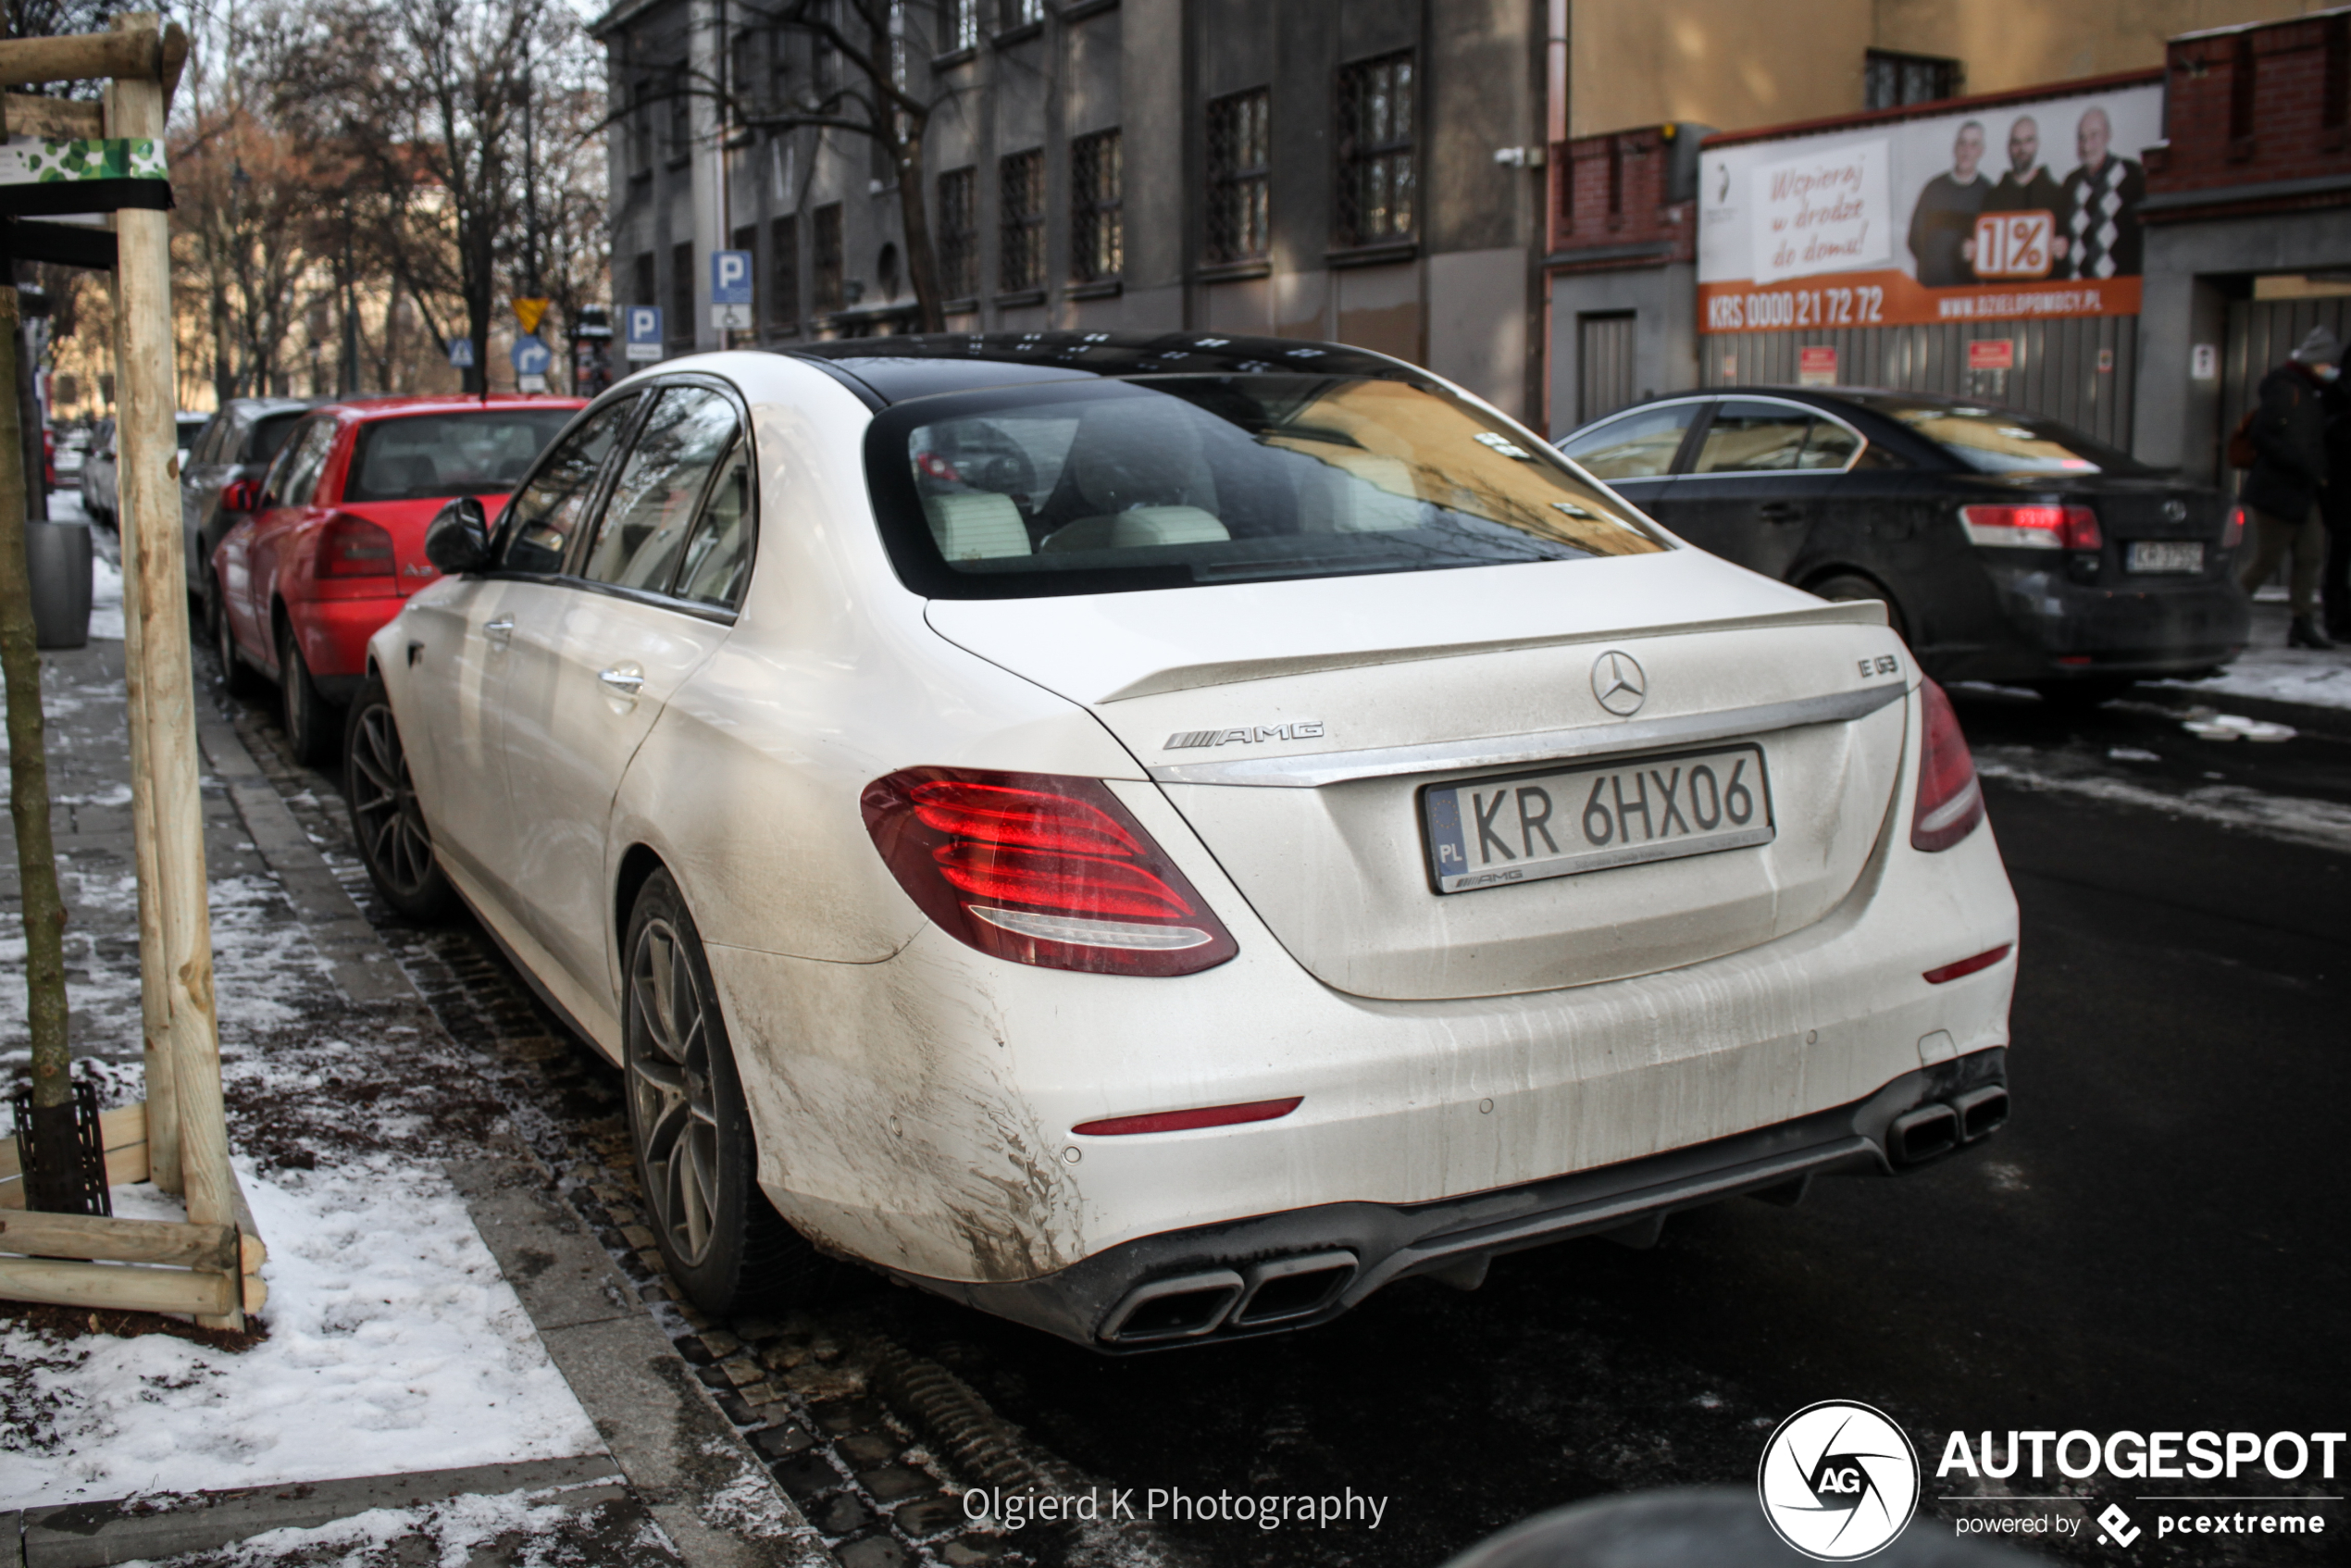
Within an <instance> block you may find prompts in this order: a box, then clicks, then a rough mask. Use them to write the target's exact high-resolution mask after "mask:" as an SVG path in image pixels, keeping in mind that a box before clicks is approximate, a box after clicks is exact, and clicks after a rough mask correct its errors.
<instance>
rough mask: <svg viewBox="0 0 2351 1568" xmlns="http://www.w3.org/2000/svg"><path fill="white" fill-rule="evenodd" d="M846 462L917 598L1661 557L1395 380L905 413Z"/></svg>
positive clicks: (1234, 385) (891, 417)
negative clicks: (861, 464) (867, 484)
mask: <svg viewBox="0 0 2351 1568" xmlns="http://www.w3.org/2000/svg"><path fill="white" fill-rule="evenodd" d="M866 462H867V473H868V478H869V479H870V481H871V483H872V485H873V488H874V492H875V499H876V504H877V512H878V513H879V515H880V516H881V520H882V529H883V533H884V535H885V538H886V540H887V541H888V543H889V551H890V558H891V561H892V563H893V565H895V566H896V567H897V570H898V575H899V577H900V579H901V580H902V581H903V582H905V583H906V585H907V586H908V587H910V588H912V589H914V591H916V592H919V593H924V594H927V595H928V596H930V597H933V598H943V599H999V598H1033V597H1043V596H1047V595H1054V594H1069V593H1109V592H1121V591H1137V590H1146V589H1163V588H1190V587H1198V586H1207V585H1212V584H1216V583H1226V582H1247V581H1253V580H1263V579H1275V578H1306V577H1346V576H1353V575H1357V574H1362V573H1370V572H1423V571H1437V570H1442V569H1445V568H1448V567H1454V566H1496V565H1500V564H1504V563H1510V562H1521V561H1574V560H1581V559H1584V558H1586V557H1588V556H1593V555H1632V554H1645V553H1647V552H1650V551H1655V550H1661V549H1664V548H1666V546H1665V545H1663V544H1662V543H1661V542H1660V541H1658V540H1657V539H1656V538H1654V537H1653V536H1652V535H1651V534H1650V533H1649V532H1648V530H1647V529H1645V528H1644V527H1643V526H1642V524H1641V523H1640V521H1639V520H1638V518H1637V516H1636V515H1635V514H1634V513H1632V512H1631V511H1630V510H1628V509H1627V508H1626V507H1625V506H1624V504H1623V503H1622V502H1620V501H1618V500H1617V499H1616V498H1615V497H1613V496H1611V495H1610V494H1609V493H1608V492H1605V491H1602V490H1599V489H1598V488H1596V487H1594V486H1592V485H1591V484H1589V483H1587V482H1586V481H1585V480H1583V479H1578V478H1577V477H1576V476H1575V475H1574V473H1573V472H1571V471H1570V470H1569V468H1568V467H1566V465H1565V464H1563V463H1562V462H1561V461H1560V459H1559V458H1558V456H1557V455H1556V454H1554V453H1553V452H1552V451H1551V450H1550V448H1549V446H1547V445H1546V444H1544V443H1543V442H1535V441H1530V440H1527V439H1526V438H1525V437H1524V436H1523V435H1521V434H1519V433H1518V432H1515V431H1512V430H1511V429H1507V428H1506V427H1504V426H1503V425H1501V424H1500V422H1499V421H1498V420H1496V419H1494V418H1493V417H1490V416H1487V415H1486V414H1483V413H1481V412H1480V411H1478V410H1477V409H1475V408H1473V407H1471V406H1469V405H1468V404H1462V403H1460V402H1457V401H1455V400H1454V399H1452V398H1450V397H1447V396H1444V395H1442V394H1440V393H1439V392H1435V391H1431V390H1426V389H1424V388H1421V387H1417V386H1413V385H1410V384H1407V383H1405V382H1402V381H1396V380H1363V379H1356V378H1345V377H1342V378H1334V377H1313V376H1298V375H1273V374H1269V375H1252V376H1165V377H1151V378H1147V379H1140V380H1125V381H1088V382H1082V383H1077V384H1076V385H1071V384H1066V383H1064V384H1062V385H1058V386H1051V387H1043V388H1021V389H1017V390H1010V391H997V392H974V393H966V394H963V395H958V396H942V397H929V398H921V399H917V400H914V401H913V402H911V403H906V404H899V405H898V406H897V407H895V408H892V409H890V410H889V412H888V413H886V414H884V415H883V416H882V417H880V418H878V419H877V420H876V421H875V423H874V428H873V432H872V434H871V436H870V437H869V438H868V442H867V447H866Z"/></svg>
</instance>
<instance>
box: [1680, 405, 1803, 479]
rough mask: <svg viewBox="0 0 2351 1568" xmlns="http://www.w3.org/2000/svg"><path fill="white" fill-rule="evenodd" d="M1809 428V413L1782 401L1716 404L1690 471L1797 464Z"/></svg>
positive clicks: (1729, 471) (1752, 470)
mask: <svg viewBox="0 0 2351 1568" xmlns="http://www.w3.org/2000/svg"><path fill="white" fill-rule="evenodd" d="M1811 430H1812V417H1811V415H1810V414H1808V413H1806V412H1805V411H1804V410H1802V409H1799V408H1791V407H1788V406H1787V405H1786V404H1774V403H1724V404H1718V405H1717V406H1716V408H1715V410H1714V422H1713V423H1712V424H1710V425H1709V426H1708V427H1707V428H1706V441H1705V442H1704V443H1703V444H1702V445H1700V446H1699V447H1698V462H1697V463H1696V464H1694V465H1693V466H1692V467H1691V472H1693V473H1698V474H1756V473H1763V474H1768V473H1773V472H1777V471H1779V470H1782V469H1793V468H1796V467H1800V466H1801V465H1800V463H1799V462H1798V459H1799V458H1801V457H1802V455H1803V453H1804V441H1805V438H1806V437H1807V436H1809V435H1810V433H1811Z"/></svg>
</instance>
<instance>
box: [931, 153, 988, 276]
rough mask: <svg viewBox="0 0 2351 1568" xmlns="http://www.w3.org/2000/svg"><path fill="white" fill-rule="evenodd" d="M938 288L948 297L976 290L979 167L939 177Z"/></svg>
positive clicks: (954, 169)
mask: <svg viewBox="0 0 2351 1568" xmlns="http://www.w3.org/2000/svg"><path fill="white" fill-rule="evenodd" d="M939 292H941V293H943V294H945V295H946V296H947V297H948V298H949V299H951V300H964V299H970V298H971V297H972V296H973V295H975V294H976V293H978V292H979V170H977V169H976V168H951V169H949V170H948V171H947V172H946V173H944V174H942V175H940V176H939Z"/></svg>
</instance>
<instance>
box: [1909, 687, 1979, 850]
mask: <svg viewBox="0 0 2351 1568" xmlns="http://www.w3.org/2000/svg"><path fill="white" fill-rule="evenodd" d="M1919 708H1920V711H1921V713H1922V716H1924V718H1925V721H1926V722H1925V725H1924V731H1925V732H1924V733H1923V734H1922V736H1921V737H1920V738H1919V790H1918V799H1917V801H1916V803H1914V804H1913V806H1912V807H1911V811H1910V847H1911V848H1912V849H1915V850H1924V851H1926V852H1928V853H1929V854H1933V853H1934V852H1935V851H1937V850H1947V849H1949V848H1950V847H1951V846H1952V845H1953V844H1956V843H1958V842H1959V840H1961V839H1964V838H1966V837H1967V836H1968V835H1969V834H1970V833H1972V832H1974V831H1975V825H1976V824H1977V823H1979V822H1981V821H1983V820H1984V786H1983V784H1982V783H1981V782H1980V781H1979V780H1978V779H1977V778H1976V777H1975V759H1974V758H1973V757H1972V756H1970V755H1969V754H1968V749H1967V737H1966V736H1964V735H1962V734H1960V733H1959V715H1957V714H1955V713H1953V712H1952V711H1951V699H1950V698H1948V697H1946V696H1945V695H1944V694H1943V688H1941V687H1940V686H1937V685H1936V684H1934V682H1933V681H1932V680H1924V679H1922V680H1921V681H1920V682H1919Z"/></svg>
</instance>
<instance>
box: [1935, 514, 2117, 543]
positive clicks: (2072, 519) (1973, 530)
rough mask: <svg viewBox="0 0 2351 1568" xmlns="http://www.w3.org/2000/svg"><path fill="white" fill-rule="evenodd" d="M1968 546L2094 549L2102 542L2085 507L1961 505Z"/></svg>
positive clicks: (2093, 517) (2094, 515)
mask: <svg viewBox="0 0 2351 1568" xmlns="http://www.w3.org/2000/svg"><path fill="white" fill-rule="evenodd" d="M1959 523H1960V525H1961V526H1962V527H1964V528H1965V529H1967V538H1968V542H1969V543H1970V544H1988V545H1997V546H2000V547H2002V548H2005V549H2011V550H2015V549H2022V550H2096V549H2097V548H2098V547H2099V546H2100V545H2101V544H2103V543H2104V542H2105V541H2104V539H2103V538H2102V537H2101V536H2100V535H2099V533H2098V515H2097V514H2096V512H2093V511H2091V510H2090V509H2089V508H2088V507H2087V506H1962V507H1960V508H1959Z"/></svg>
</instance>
